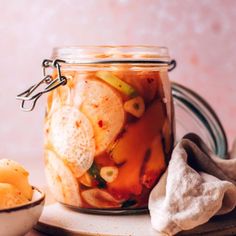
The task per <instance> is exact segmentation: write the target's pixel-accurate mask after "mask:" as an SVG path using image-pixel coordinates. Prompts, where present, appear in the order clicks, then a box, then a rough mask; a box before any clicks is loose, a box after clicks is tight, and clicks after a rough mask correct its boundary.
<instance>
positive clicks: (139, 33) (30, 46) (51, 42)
mask: <svg viewBox="0 0 236 236" xmlns="http://www.w3.org/2000/svg"><path fill="white" fill-rule="evenodd" d="M0 9H1V15H0V33H1V34H0V35H1V36H0V37H1V41H0V42H1V43H0V53H1V57H0V64H1V69H0V80H1V86H0V109H1V126H0V143H1V145H0V157H1V158H3V157H5V158H11V159H16V160H19V161H21V162H23V163H24V164H25V165H26V167H28V168H29V167H31V168H33V167H36V166H37V168H35V171H34V172H31V175H32V177H33V181H34V182H36V183H38V182H39V181H41V180H40V179H39V178H38V175H39V174H40V173H41V172H42V161H41V160H42V157H41V156H42V122H43V115H44V108H43V107H44V104H43V101H41V102H40V104H39V105H38V106H37V108H36V110H35V111H34V112H32V113H23V112H21V111H20V109H19V104H18V103H17V102H16V100H15V96H16V94H17V93H18V92H20V91H22V90H23V89H25V88H26V87H27V86H29V85H31V84H32V83H33V82H36V81H38V80H39V79H40V78H41V68H40V64H41V61H42V59H44V58H47V57H49V56H50V53H51V49H52V47H54V46H58V45H78V44H155V45H163V46H167V47H169V49H170V54H171V56H172V57H173V58H176V59H177V61H178V68H177V69H176V70H175V71H174V72H173V73H171V75H170V76H171V79H172V80H174V81H178V82H180V83H183V84H185V85H186V86H189V87H190V88H193V89H194V90H196V91H198V93H199V94H200V95H202V96H203V97H205V98H206V99H207V100H208V101H209V103H210V104H211V105H212V106H213V107H214V109H215V110H216V112H217V114H218V115H219V116H220V119H221V120H222V122H223V125H224V127H225V129H226V131H227V135H228V137H229V140H230V142H232V139H233V137H234V136H236V122H235V117H236V76H235V74H236V27H235V23H236V10H235V9H236V1H235V0H214V1H213V0H198V1H196V0H170V1H166V0H160V1H157V0H156V1H155V0H99V1H98V0H97V1H96V0H84V1H83V0H71V1H68V0H64V1H63V0H60V1H58V0H41V1H32V0H21V1H18V0H15V1H14V0H8V1H4V0H0Z"/></svg>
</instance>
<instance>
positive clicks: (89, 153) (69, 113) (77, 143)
mask: <svg viewBox="0 0 236 236" xmlns="http://www.w3.org/2000/svg"><path fill="white" fill-rule="evenodd" d="M49 141H50V142H51V143H52V145H53V147H54V149H55V150H56V152H57V153H58V154H59V155H60V157H61V158H62V159H63V160H64V161H66V162H67V164H68V165H69V166H70V167H71V169H72V171H73V173H74V174H75V175H76V177H80V176H81V175H83V174H84V173H85V172H86V171H87V170H88V169H89V168H90V166H91V165H92V163H93V159H94V153H95V141H94V134H93V128H92V125H91V123H90V121H89V120H88V119H87V117H86V116H85V115H84V114H83V113H81V112H80V111H79V110H78V109H76V108H73V107H70V106H63V107H61V108H60V109H59V110H57V111H56V112H55V113H54V114H53V115H52V118H51V122H50V131H49Z"/></svg>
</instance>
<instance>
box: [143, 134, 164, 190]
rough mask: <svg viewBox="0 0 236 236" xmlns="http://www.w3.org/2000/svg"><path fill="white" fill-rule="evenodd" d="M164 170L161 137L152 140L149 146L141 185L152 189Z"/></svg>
mask: <svg viewBox="0 0 236 236" xmlns="http://www.w3.org/2000/svg"><path fill="white" fill-rule="evenodd" d="M165 169H166V162H165V155H164V152H163V148H162V140H161V135H158V136H156V137H155V138H154V140H153V141H152V143H151V146H150V155H149V158H148V160H146V163H145V165H144V173H143V176H142V183H143V184H144V185H145V186H146V187H147V188H152V187H153V186H154V184H155V183H156V182H157V181H158V179H159V178H160V176H161V174H162V173H163V171H164V170H165Z"/></svg>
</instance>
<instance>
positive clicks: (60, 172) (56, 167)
mask: <svg viewBox="0 0 236 236" xmlns="http://www.w3.org/2000/svg"><path fill="white" fill-rule="evenodd" d="M45 154H46V155H45V173H46V178H47V181H48V185H49V188H50V191H51V192H52V194H53V195H54V197H55V199H56V200H57V201H59V202H62V203H66V204H70V205H73V206H81V199H80V196H79V186H78V183H77V181H76V178H75V177H74V175H73V173H72V172H71V170H70V169H69V168H68V167H67V166H66V165H65V163H64V162H63V161H62V160H61V159H60V158H59V157H57V156H56V154H55V153H53V152H52V151H49V150H47V151H46V153H45Z"/></svg>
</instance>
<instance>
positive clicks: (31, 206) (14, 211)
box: [0, 187, 45, 236]
mask: <svg viewBox="0 0 236 236" xmlns="http://www.w3.org/2000/svg"><path fill="white" fill-rule="evenodd" d="M44 201H45V194H44V193H43V192H42V191H40V190H39V189H37V188H36V187H33V198H32V200H31V201H30V202H29V203H27V204H24V205H20V206H16V207H12V208H8V209H2V210H0V236H21V235H25V234H26V233H27V232H29V231H30V230H31V229H32V228H33V226H34V225H35V224H36V223H37V222H38V219H39V217H40V215H41V213H42V210H43V206H44Z"/></svg>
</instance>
